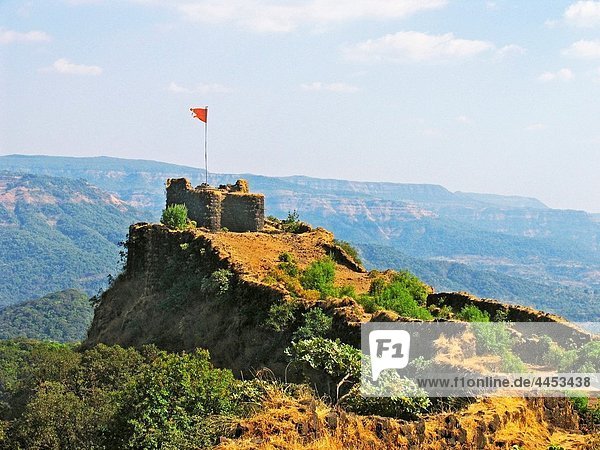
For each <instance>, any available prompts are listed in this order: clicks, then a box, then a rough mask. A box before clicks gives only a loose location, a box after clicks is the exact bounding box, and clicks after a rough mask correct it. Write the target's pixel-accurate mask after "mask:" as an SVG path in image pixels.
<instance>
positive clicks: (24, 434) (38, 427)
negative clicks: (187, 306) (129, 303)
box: [0, 341, 242, 450]
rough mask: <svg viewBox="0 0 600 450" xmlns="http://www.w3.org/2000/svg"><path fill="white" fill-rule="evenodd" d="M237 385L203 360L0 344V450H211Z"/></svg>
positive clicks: (234, 403)
mask: <svg viewBox="0 0 600 450" xmlns="http://www.w3.org/2000/svg"><path fill="white" fill-rule="evenodd" d="M239 392H240V382H238V381H236V380H234V378H233V375H232V373H231V372H230V371H229V370H221V369H215V368H213V366H212V364H211V363H210V360H209V356H208V352H206V351H204V350H197V351H196V352H194V353H181V354H174V353H167V352H164V351H159V350H158V349H156V348H155V347H152V346H147V347H144V348H142V349H141V350H139V351H138V350H134V349H123V348H121V347H119V346H113V347H109V346H105V345H99V346H97V347H95V348H92V349H90V350H86V351H83V352H77V351H74V349H73V347H70V346H67V345H61V344H52V343H45V342H31V341H27V342H25V341H3V342H1V343H0V429H3V430H4V436H2V435H1V434H0V447H1V448H15V449H17V448H27V449H56V450H58V449H79V448H143V449H159V448H173V449H175V448H178V449H192V448H194V449H195V448H198V447H202V446H206V445H212V444H214V443H215V439H216V438H217V436H216V434H215V431H214V423H215V420H217V418H219V417H223V416H231V415H235V414H239V413H240V412H241V411H242V405H241V403H240V402H239V401H238V400H237V398H238V397H239V395H238V393H239Z"/></svg>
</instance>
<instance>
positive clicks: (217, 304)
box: [85, 224, 369, 375]
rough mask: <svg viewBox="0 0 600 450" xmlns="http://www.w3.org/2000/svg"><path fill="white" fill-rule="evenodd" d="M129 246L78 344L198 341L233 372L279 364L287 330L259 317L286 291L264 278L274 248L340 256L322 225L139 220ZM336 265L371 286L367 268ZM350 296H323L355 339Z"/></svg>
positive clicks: (300, 256)
mask: <svg viewBox="0 0 600 450" xmlns="http://www.w3.org/2000/svg"><path fill="white" fill-rule="evenodd" d="M127 247H128V258H127V263H126V267H125V271H124V272H123V274H122V275H120V276H119V277H118V278H117V279H116V280H115V282H114V283H113V285H112V286H111V287H110V289H108V290H107V291H106V292H105V293H104V294H103V295H102V297H101V299H100V303H99V306H98V307H97V308H96V313H95V316H94V321H93V323H92V326H91V329H90V331H89V334H88V338H87V340H86V342H85V345H86V346H92V345H94V344H97V343H100V342H102V343H106V344H120V345H123V346H131V345H133V346H141V345H144V344H156V345H158V346H159V347H161V348H164V349H168V350H173V351H180V350H193V349H194V348H196V347H203V348H207V349H208V350H209V351H210V353H211V355H212V359H213V361H214V363H215V364H216V365H217V366H221V367H228V368H231V369H232V370H233V371H234V373H236V374H238V375H239V374H240V372H241V371H246V372H247V373H249V372H251V371H253V370H258V369H260V368H263V367H269V368H270V369H271V370H273V371H274V372H275V373H278V374H279V373H281V374H283V370H284V368H285V364H286V360H285V356H284V353H283V352H284V350H285V348H286V347H287V346H288V345H289V341H290V336H289V333H286V332H285V331H282V332H276V331H273V330H272V329H268V327H266V326H265V322H266V319H267V315H268V311H269V308H270V307H271V306H272V305H273V304H275V303H277V304H283V303H286V302H289V301H290V295H289V293H288V292H287V291H286V290H285V289H284V288H283V287H281V286H277V285H267V284H265V283H263V282H262V281H261V280H262V279H263V278H264V276H265V275H266V274H267V273H268V271H269V270H270V268H271V267H273V266H274V265H276V264H277V262H278V259H277V258H278V255H279V254H280V253H281V252H283V251H289V252H292V253H294V255H295V256H296V258H297V260H298V262H299V264H300V265H302V264H304V265H306V264H308V263H309V262H310V261H312V260H315V259H318V258H320V257H323V256H326V255H327V254H329V253H330V252H331V251H332V250H335V251H337V252H338V253H339V254H340V257H341V259H340V257H338V260H340V261H342V263H344V258H346V256H344V255H345V253H344V252H343V250H341V249H340V248H339V247H337V246H335V244H333V235H331V233H329V232H327V231H325V230H316V231H313V232H309V233H304V234H301V235H294V234H288V233H285V234H279V235H270V234H267V233H222V232H221V233H208V232H203V231H199V230H193V231H192V230H188V231H173V230H170V229H168V228H167V227H165V226H163V225H147V224H138V225H133V226H131V228H130V230H129V240H128V243H127ZM338 272H339V274H340V277H341V281H344V282H347V281H351V282H353V283H354V284H356V285H357V286H358V287H359V289H360V286H362V289H363V290H365V289H368V282H369V281H368V276H367V275H366V274H365V273H364V269H361V268H360V266H357V265H356V264H355V263H353V262H351V261H350V260H348V261H346V262H345V265H344V264H339V267H338ZM305 302H306V301H305ZM351 303H352V302H351ZM306 306H307V307H308V306H309V304H308V303H306ZM357 306H358V305H356V304H354V303H352V305H351V307H350V306H348V305H347V304H344V303H343V302H342V301H339V300H335V301H331V302H329V304H328V305H325V307H327V308H329V310H330V311H331V314H333V315H335V316H336V318H337V319H336V324H337V330H338V332H339V333H341V334H344V333H345V334H352V335H353V336H354V338H355V339H356V338H357V337H358V335H359V332H358V328H357V327H358V325H359V323H360V320H361V318H360V317H358V316H356V314H354V315H353V311H354V309H357ZM353 308H354V309H353ZM357 310H359V309H357ZM352 330H353V331H352Z"/></svg>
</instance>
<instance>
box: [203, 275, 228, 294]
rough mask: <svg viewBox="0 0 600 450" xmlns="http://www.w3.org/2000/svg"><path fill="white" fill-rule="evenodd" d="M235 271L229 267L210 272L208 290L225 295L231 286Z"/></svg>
mask: <svg viewBox="0 0 600 450" xmlns="http://www.w3.org/2000/svg"><path fill="white" fill-rule="evenodd" d="M231 277H233V272H231V271H230V270H227V269H218V270H215V271H214V272H213V273H211V274H210V277H209V278H208V281H207V290H208V291H209V292H210V293H212V294H215V295H224V294H225V293H226V292H227V291H228V290H229V288H230V282H231Z"/></svg>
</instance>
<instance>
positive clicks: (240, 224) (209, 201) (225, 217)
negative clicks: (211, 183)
mask: <svg viewBox="0 0 600 450" xmlns="http://www.w3.org/2000/svg"><path fill="white" fill-rule="evenodd" d="M173 204H185V206H186V207H187V209H188V218H189V219H190V220H193V221H195V222H196V224H197V226H199V227H205V228H208V229H209V230H211V231H218V230H220V229H221V228H227V229H228V230H230V231H237V232H243V231H260V230H262V229H263V227H264V224H265V198H264V196H263V195H261V194H250V193H248V183H247V182H246V181H245V180H238V181H237V183H236V184H235V185H225V186H220V187H219V189H214V188H211V187H204V186H202V187H199V188H193V187H192V185H191V184H190V182H189V181H188V180H187V179H185V178H170V179H168V180H167V206H169V205H173Z"/></svg>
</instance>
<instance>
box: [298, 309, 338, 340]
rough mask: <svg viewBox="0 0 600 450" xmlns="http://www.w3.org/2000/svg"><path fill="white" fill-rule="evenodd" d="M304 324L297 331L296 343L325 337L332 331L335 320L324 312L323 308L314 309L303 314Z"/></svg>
mask: <svg viewBox="0 0 600 450" xmlns="http://www.w3.org/2000/svg"><path fill="white" fill-rule="evenodd" d="M302 319H303V321H304V323H303V324H302V326H300V328H298V329H297V330H296V332H295V333H294V336H293V340H294V341H301V340H304V339H312V338H315V337H325V336H327V334H328V333H329V332H330V331H331V324H332V322H333V319H332V318H331V317H329V316H328V315H327V314H325V313H324V312H323V310H322V309H321V308H313V309H310V310H308V311H307V312H305V313H303V314H302Z"/></svg>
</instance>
